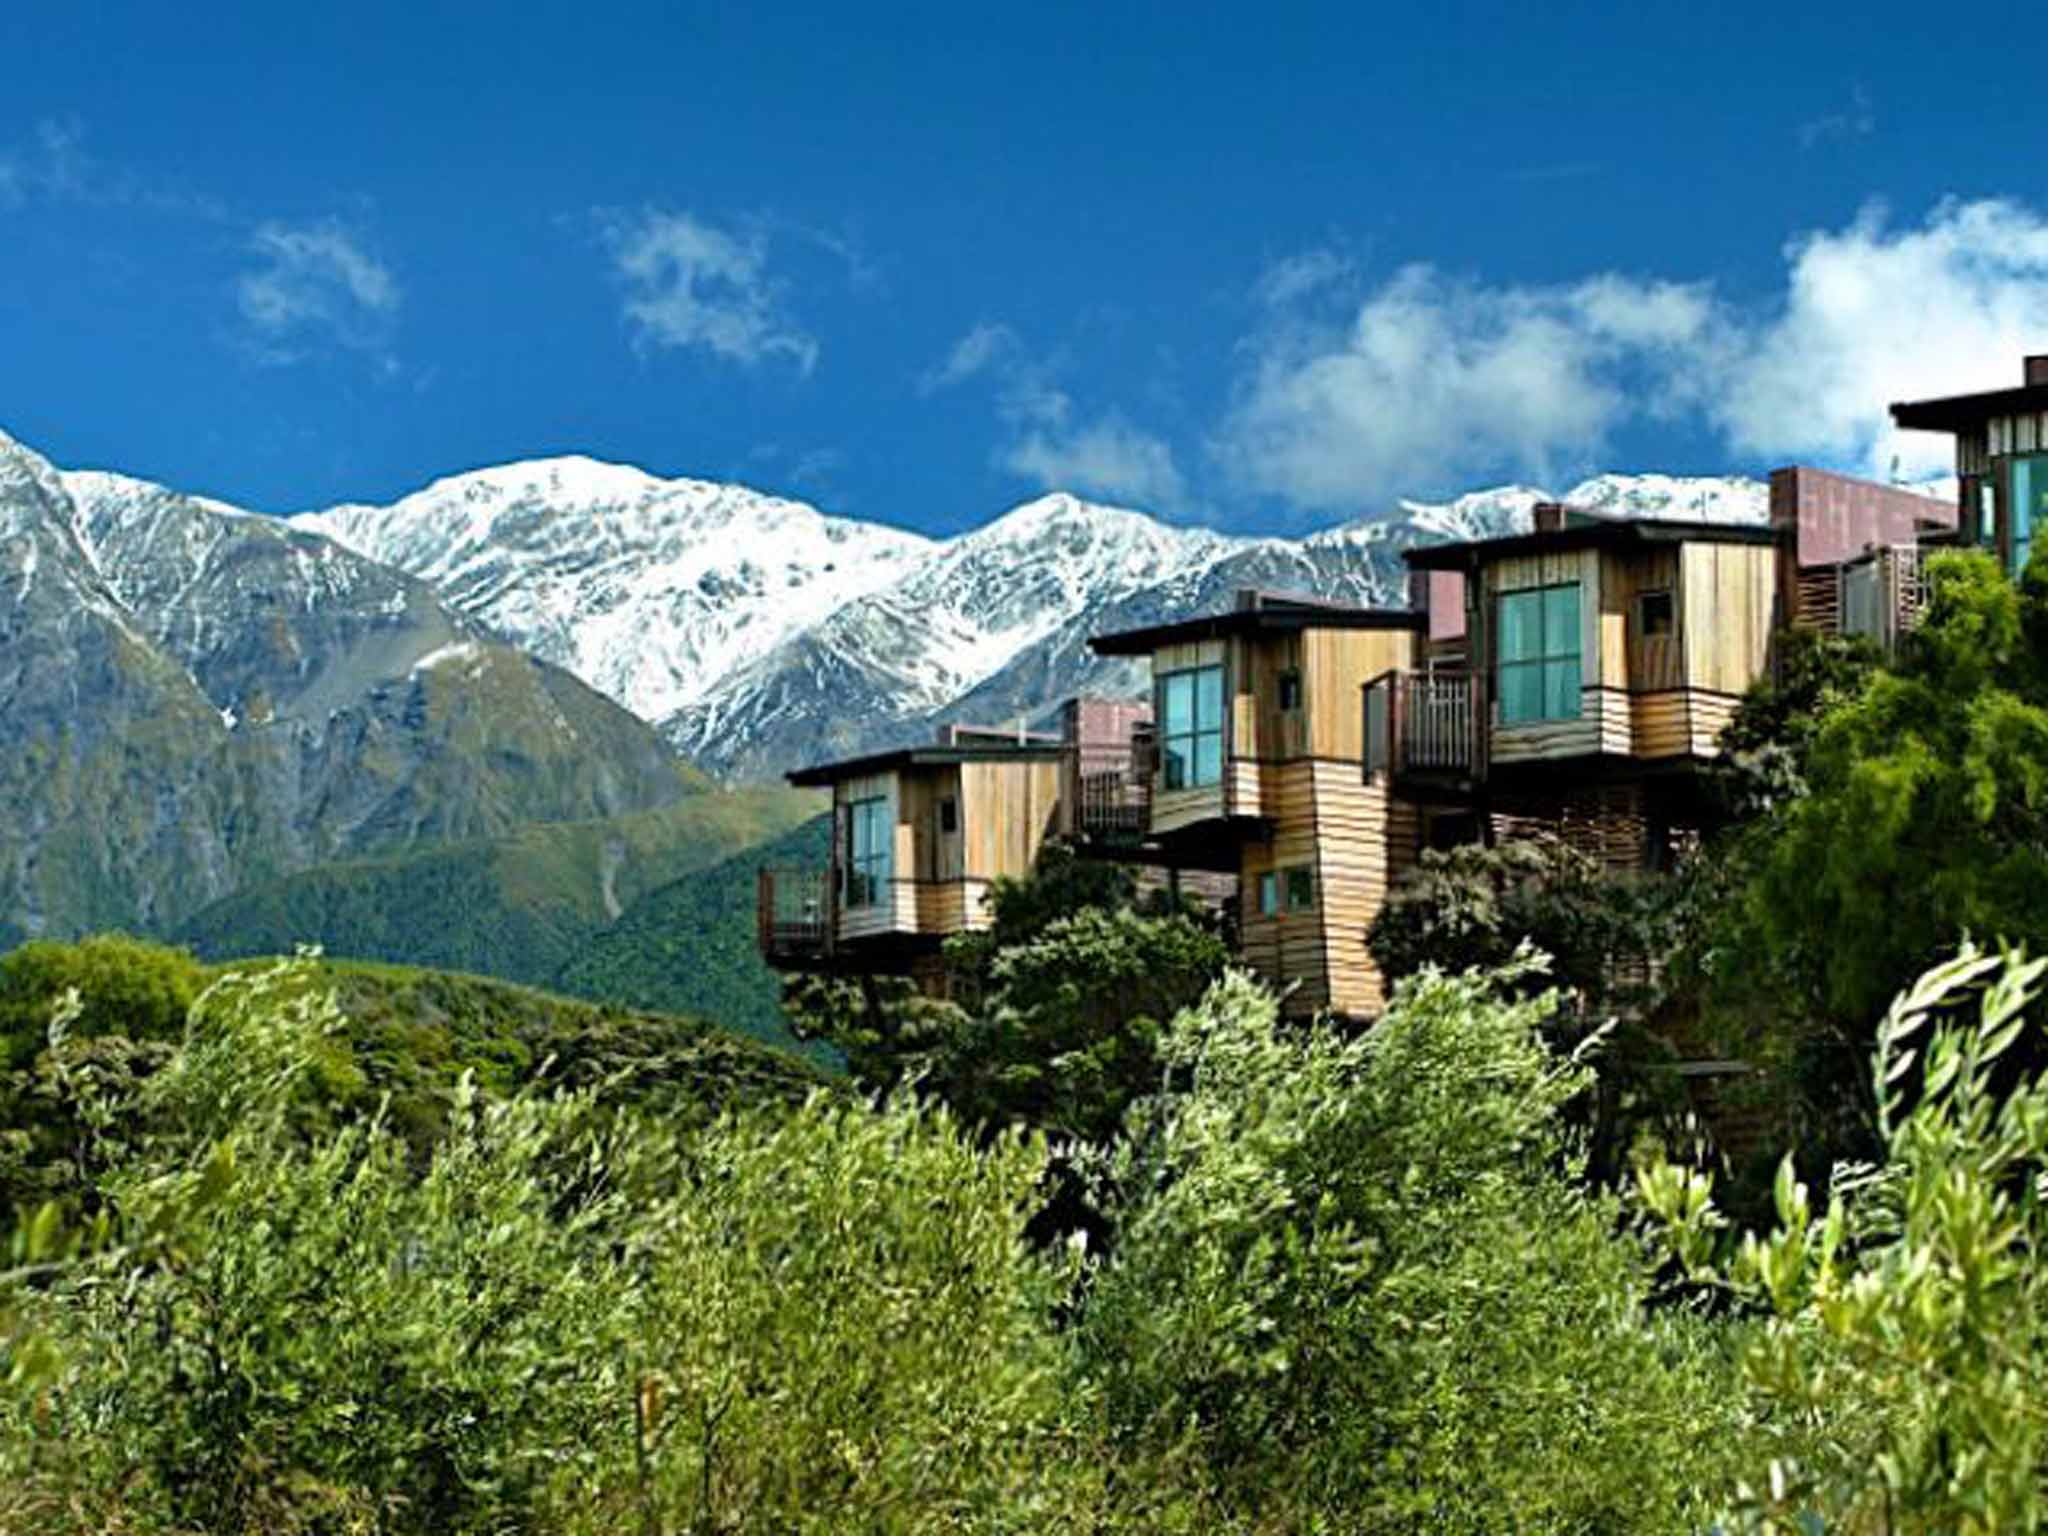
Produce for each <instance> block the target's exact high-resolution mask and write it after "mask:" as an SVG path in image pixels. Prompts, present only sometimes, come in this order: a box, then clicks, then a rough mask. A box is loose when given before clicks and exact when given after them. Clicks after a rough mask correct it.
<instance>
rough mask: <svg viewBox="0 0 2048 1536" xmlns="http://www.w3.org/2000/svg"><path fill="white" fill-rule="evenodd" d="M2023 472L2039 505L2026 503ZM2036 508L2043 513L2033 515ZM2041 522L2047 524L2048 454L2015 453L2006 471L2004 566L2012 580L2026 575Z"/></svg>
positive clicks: (2009, 460)
mask: <svg viewBox="0 0 2048 1536" xmlns="http://www.w3.org/2000/svg"><path fill="white" fill-rule="evenodd" d="M2022 472H2024V473H2025V475H2026V479H2027V489H2029V490H2031V491H2032V492H2033V493H2034V499H2035V500H2036V501H2037V502H2039V503H2040V505H2039V506H2038V507H2030V506H2028V505H2027V498H2025V497H2024V496H2022V495H2021V494H2020V478H2021V474H2022ZM2037 511H2038V512H2040V513H2042V514H2044V515H2042V516H2039V517H2037V516H2035V513H2036V512H2037ZM2044 523H2048V453H2016V454H2014V455H2013V456H2012V457H2011V458H2010V459H2008V460H2007V461H2006V473H2005V524H2006V527H2005V568H2006V570H2007V572H2008V573H2010V574H2011V575H2012V576H2013V578H2014V579H2015V580H2017V579H2018V578H2019V577H2021V576H2023V575H2025V574H2026V570H2027V560H2028V558H2029V556H2030V555H2031V554H2032V553H2033V548H2034V540H2035V539H2036V537H2037V536H2038V535H2039V534H2040V532H2041V528H2042V525H2043V524H2044ZM2022 528H2024V529H2025V534H2024V536H2022V533H2021V530H2022Z"/></svg>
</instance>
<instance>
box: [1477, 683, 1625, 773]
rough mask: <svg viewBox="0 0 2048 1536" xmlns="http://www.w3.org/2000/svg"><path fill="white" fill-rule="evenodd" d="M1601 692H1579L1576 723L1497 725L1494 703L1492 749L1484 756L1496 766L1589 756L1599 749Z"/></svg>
mask: <svg viewBox="0 0 2048 1536" xmlns="http://www.w3.org/2000/svg"><path fill="white" fill-rule="evenodd" d="M1601 700H1602V690H1600V689H1598V688H1582V689H1580V690H1579V716H1578V718H1577V719H1576V720H1528V721H1524V722H1522V723H1520V724H1518V725H1501V724H1499V723H1498V720H1499V716H1500V703H1499V701H1498V700H1496V701H1495V702H1494V705H1493V712H1494V717H1495V721H1496V723H1495V725H1494V728H1493V746H1492V748H1491V750H1490V751H1489V752H1488V754H1487V755H1488V756H1489V757H1490V758H1491V760H1492V761H1493V762H1495V763H1496V764H1498V763H1534V762H1542V761H1544V760H1545V759H1548V758H1556V757H1589V756H1591V755H1592V754H1593V753H1595V752H1598V751H1599V750H1600V741H1601Z"/></svg>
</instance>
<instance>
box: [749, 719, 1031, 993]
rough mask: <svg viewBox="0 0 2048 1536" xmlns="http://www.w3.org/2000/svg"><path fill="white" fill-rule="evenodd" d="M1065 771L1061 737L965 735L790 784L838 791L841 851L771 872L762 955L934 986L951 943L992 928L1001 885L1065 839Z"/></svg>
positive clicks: (785, 964) (762, 899)
mask: <svg viewBox="0 0 2048 1536" xmlns="http://www.w3.org/2000/svg"><path fill="white" fill-rule="evenodd" d="M1064 760H1065V750H1064V748H1063V747H1062V746H1061V744H1060V743H1059V741H1058V740H1056V739H1052V738H1044V737H1040V738H1025V739H1022V740H1019V739H1015V738H1014V737H1011V738H1008V739H999V737H998V734H997V733H995V732H982V731H976V732H965V731H955V732H951V733H949V735H948V738H947V739H946V740H944V741H942V742H941V743H939V744H937V745H934V746H929V747H911V748H907V749H904V750H901V751H896V752H884V753H879V754H876V755H873V756H868V757H859V758H851V759H847V760H845V761H841V762H836V763H826V764H822V765H820V766H818V767H815V768H806V769H802V770H800V771H798V772H796V773H792V774H790V775H789V781H790V783H792V784H795V785H798V786H812V787H819V788H827V789H830V790H831V792H832V851H831V856H830V860H829V862H828V863H827V864H826V865H825V866H824V867H822V868H815V869H763V870H762V871H761V872H760V876H759V893H758V921H759V930H760V943H761V951H762V954H763V955H764V956H765V957H766V958H767V960H768V962H769V963H770V964H771V965H774V966H777V967H778V968H780V969H784V970H815V971H825V972H834V973H843V974H871V975H888V974H899V975H913V976H917V977H919V978H920V979H921V980H926V981H930V980H931V979H932V978H934V977H935V976H936V975H937V972H938V965H937V960H938V953H939V948H940V946H941V945H942V944H943V943H944V941H945V940H946V939H947V938H948V937H950V936H952V935H953V934H956V933H963V932H966V931H969V930H971V929H975V928H981V927H985V926H987V923H988V914H987V912H986V910H985V901H984V898H985V897H986V896H987V894H988V890H989V886H990V884H991V883H992V882H993V881H995V880H996V879H998V878H999V877H1002V876H1017V875H1023V874H1026V873H1028V872H1029V871H1030V869H1031V866H1032V862H1033V861H1034V860H1035V859H1036V858H1037V857H1038V850H1039V848H1040V847H1041V846H1042V845H1043V843H1044V841H1045V839H1046V837H1047V835H1048V834H1049V833H1051V832H1053V831H1054V830H1055V829H1056V827H1057V823H1058V816H1059V789H1060V779H1061V766H1062V763H1063V762H1064ZM934 984H935V983H934Z"/></svg>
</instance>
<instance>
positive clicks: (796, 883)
mask: <svg viewBox="0 0 2048 1536" xmlns="http://www.w3.org/2000/svg"><path fill="white" fill-rule="evenodd" d="M758 880H759V883H758V886H757V889H756V894H755V915H756V919H757V922H758V924H759V929H760V944H761V954H762V957H763V958H764V959H766V960H767V961H768V962H769V963H770V964H771V965H775V964H789V963H797V964H801V963H802V962H805V961H815V960H823V959H826V958H828V957H829V956H830V955H831V953H832V950H833V938H834V936H833V928H834V926H835V924H836V920H837V910H836V909H837V903H836V902H835V901H834V899H833V883H832V871H831V870H830V869H823V868H809V869H763V870H761V872H760V874H759V877H758Z"/></svg>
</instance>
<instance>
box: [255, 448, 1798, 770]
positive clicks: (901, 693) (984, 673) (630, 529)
mask: <svg viewBox="0 0 2048 1536" xmlns="http://www.w3.org/2000/svg"><path fill="white" fill-rule="evenodd" d="M1546 499H1549V497H1548V493H1546V492H1545V491H1543V490H1540V489H1537V488H1534V487H1529V486H1503V487H1499V488H1496V489H1492V490H1485V491H1477V492H1473V493H1471V494H1469V495H1465V496H1461V497H1459V498H1457V499H1456V500H1455V501H1451V502H1444V503H1428V502H1415V501H1403V502H1399V503H1397V504H1396V505H1395V507H1393V508H1392V509H1391V510H1389V511H1388V512H1386V513H1384V514H1381V515H1376V516H1370V517H1362V518H1360V519H1357V520H1356V521H1353V522H1350V523H1346V524H1343V525H1340V526H1338V527H1334V528H1329V529H1324V530H1322V531H1320V532H1316V533H1312V534H1310V535H1308V536H1306V537H1304V538H1299V539H1281V538H1247V537H1241V536H1232V535H1226V534H1221V533H1217V532H1214V531H1211V530H1208V529H1201V528H1187V527H1177V526H1173V525H1170V524H1166V523H1162V522H1160V521H1158V520H1157V519H1154V518H1152V517H1149V516H1147V515H1146V514H1144V513H1142V512H1135V511H1130V510H1127V509H1123V508H1117V507H1108V506H1101V505H1097V504H1094V503H1090V502H1086V501H1082V500H1080V499H1078V498H1076V497H1073V496H1069V495H1063V494H1056V495H1050V496H1044V497H1041V498H1039V499H1037V500H1034V501H1031V502H1027V503H1025V504H1024V505H1022V506H1019V507H1016V508H1014V509H1012V510H1011V511H1009V512H1007V513H1005V514H1003V515H1002V516H1000V517H998V518H996V519H995V520H994V521H992V522H989V523H986V524H984V525H982V526H981V527H978V528H976V529H973V530H972V531H970V532H968V533H965V534H962V535H959V536H958V537H955V538H951V539H944V540H933V539H927V538H923V537H921V536H919V535H916V534H912V533H907V532H904V531H902V530H900V529H895V528H890V527H887V526H885V525H881V524H876V523H864V522H860V521H856V520H852V519H848V518H839V517H831V516H827V515H825V514H823V513H821V512H819V511H817V510H816V509H815V508H812V507H810V506H807V505H805V504H803V503H801V502H796V501H789V500H784V499H781V498H777V497H773V496H769V495H764V494H762V493H760V492H757V491H753V490H750V489H747V488H746V487H743V486H737V485H724V484H717V483H713V482H707V481H700V480H662V479H658V478H656V477H654V476H652V475H649V474H646V473H645V472H643V471H641V470H638V469H633V468H629V467H626V466H621V465H613V464H604V463H600V462H598V461H595V460H591V459H584V458H566V459H548V460H538V461H534V462H531V463H523V464H513V465H507V466H503V467H500V468H494V469H486V470H479V471H476V472H474V473H471V474H464V475H457V476H453V477H450V478H448V479H444V480H440V481H436V482H435V483H434V484H433V485H431V486H429V487H427V488H426V489H425V490H423V491H420V492H417V493H416V494H414V495H411V496H408V497H406V498H404V499H403V500H401V501H398V502H395V503H393V504H391V505H390V506H383V507H372V506H346V507H337V508H334V509H331V510H328V511H320V512H310V513H303V514H300V515H299V516H298V517H297V518H295V519H293V522H294V523H295V524H296V525H297V526H299V527H300V528H303V529H307V530H312V531H317V532H320V533H323V534H326V535H327V536H329V537H331V538H333V539H335V540H336V541H338V542H339V543H342V544H344V545H347V546H348V547H350V548H352V549H355V550H357V551H359V552H360V553H362V554H364V555H366V556H369V557H370V558H371V559H373V560H377V561H380V562H383V563H385V564H389V565H393V566H396V567H398V568H399V569H401V570H404V571H406V572H408V573H410V574H412V575H414V576H417V577H419V578H420V579H421V580H423V581H426V582H427V583H429V584H431V585H432V586H433V587H434V588H435V589H436V591H437V592H438V594H439V596H440V597H441V599H442V600H443V601H444V602H446V603H448V604H449V605H450V606H451V607H453V608H455V609H456V610H458V611H460V612H462V613H463V614H465V615H467V616H469V617H470V618H472V619H474V620H476V621H478V622H480V623H482V624H484V625H486V626H488V627H489V628H490V629H492V630H494V631H495V632H497V633H498V634H500V635H502V636H503V637H505V638H506V639H508V640H510V641H512V642H513V643H515V644H518V645H520V646H522V647H523V648H526V649H528V650H530V651H532V652H533V653H534V654H536V655H538V656H541V657H543V658H545V659H547V660H550V661H553V662H555V663H557V664H559V665H561V666H563V667H565V668H566V669H568V670H569V671H571V672H573V673H575V674H576V675H577V676H579V677H581V678H582V679H583V680H584V681H586V682H588V683H589V684H590V685H591V686H593V687H595V688H597V689H598V690H599V691H600V692H603V693H606V694H608V695H609V696H611V697H612V698H614V699H616V700H617V701H619V702H620V703H622V704H624V705H625V706H626V707H627V708H629V709H631V710H633V711H634V712H635V713H636V714H639V715H640V716H642V718H644V719H648V720H651V721H654V722H655V723H656V724H658V725H659V726H660V727H661V729H662V730H663V732H664V733H665V734H666V735H668V737H669V738H670V739H671V740H672V741H674V742H675V743H676V744H677V745H678V746H679V747H681V748H682V749H683V750H684V751H685V752H686V753H688V754H689V755H690V756H692V757H693V758H695V759H696V760H697V761H699V762H700V763H702V764H704V765H705V766H707V767H710V768H712V769H714V770H716V771H720V772H723V773H727V774H730V775H734V776H739V777H754V776H761V775H766V774H770V773H774V772H778V771H780V770H783V769H786V768H789V767H792V766H795V765H796V764H798V763H802V762H807V761H812V760H815V759H817V758H820V757H824V756H828V755H833V754H837V753H841V752H847V751H857V750H862V749H866V748H870V747H880V746H885V745H890V744H895V743H900V742H904V741H911V740H918V739H922V738H924V737H925V736H926V735H927V734H928V733H929V731H930V730H931V728H932V727H933V725H934V724H936V723H938V722H941V721H945V720H949V719H1007V718H1011V717H1014V716H1017V715H1025V716H1029V717H1033V718H1036V717H1039V716H1041V715H1042V714H1043V713H1044V712H1045V710H1046V709H1047V708H1048V707H1049V706H1050V705H1051V704H1053V703H1054V702H1055V701H1056V700H1057V699H1059V698H1060V697H1062V696H1064V695H1065V694H1068V693H1071V692H1074V691H1077V690H1079V689H1083V688H1102V689H1111V688H1127V687H1130V686H1132V685H1133V684H1134V683H1135V678H1134V676H1133V674H1132V673H1131V671H1130V669H1129V667H1128V665H1127V664H1122V663H1111V662H1104V661H1102V660H1101V659H1100V658H1097V657H1095V656H1093V655H1092V654H1090V653H1089V651H1088V650H1087V646H1086V640H1087V637H1088V635H1090V634H1091V633H1096V632H1099V631H1102V630H1106V629H1113V628H1117V627H1121V626H1124V625H1130V624H1141V623H1150V622H1156V621H1158V620H1161V619H1164V618H1168V617H1172V616H1175V615H1180V614H1185V613H1188V612H1193V611H1200V610H1203V609H1206V608H1214V607H1218V606H1222V605H1224V604H1227V603H1228V602H1229V601H1230V598H1231V594H1232V592H1233V591H1234V590H1235V589H1237V588H1240V587H1247V586H1256V587H1263V588H1267V589H1277V590H1290V591H1307V592H1314V593H1320V594H1322V595H1325V596H1331V597H1339V598H1343V599H1345V600H1348V601H1352V602H1360V603H1377V604H1400V603H1403V602H1405V601H1406V575H1405V568H1404V567H1403V565H1402V562H1401V560H1400V551H1401V550H1402V549H1403V548H1405V547H1407V546H1409V545H1411V544H1415V543H1424V542H1435V541H1440V540H1445V539H1461V538H1475V537H1485V536H1488V535H1493V534H1500V533H1508V532H1513V531H1517V530H1520V529H1523V528H1526V527H1527V526H1528V525H1529V519H1530V509H1531V508H1532V507H1533V506H1534V505H1535V504H1536V503H1537V502H1538V501H1542V500H1546ZM1560 499H1563V500H1567V501H1570V502H1573V503H1574V504H1577V505H1582V506H1586V507H1590V508H1594V509H1597V510H1601V511H1606V512H1609V513H1611V514H1613V515H1616V516H1624V517H1647V516H1670V517H1681V518H1686V519H1689V520H1700V521H1716V522H1761V521H1763V520H1764V518H1765V516H1766V513H1767V502H1768V492H1767V488H1766V487H1765V486H1764V485H1763V484H1762V483H1761V482H1758V481H1754V480H1746V479H1727V478H1698V479H1686V478H1679V477H1672V476H1664V475H1640V476H1630V475H1603V476H1599V477H1597V478H1595V479H1592V480H1588V481H1585V482H1583V483H1582V484H1580V485H1578V486H1575V487H1573V488H1572V489H1571V490H1570V491H1568V492H1567V493H1566V494H1565V495H1564V496H1563V497H1562V498H1560Z"/></svg>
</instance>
